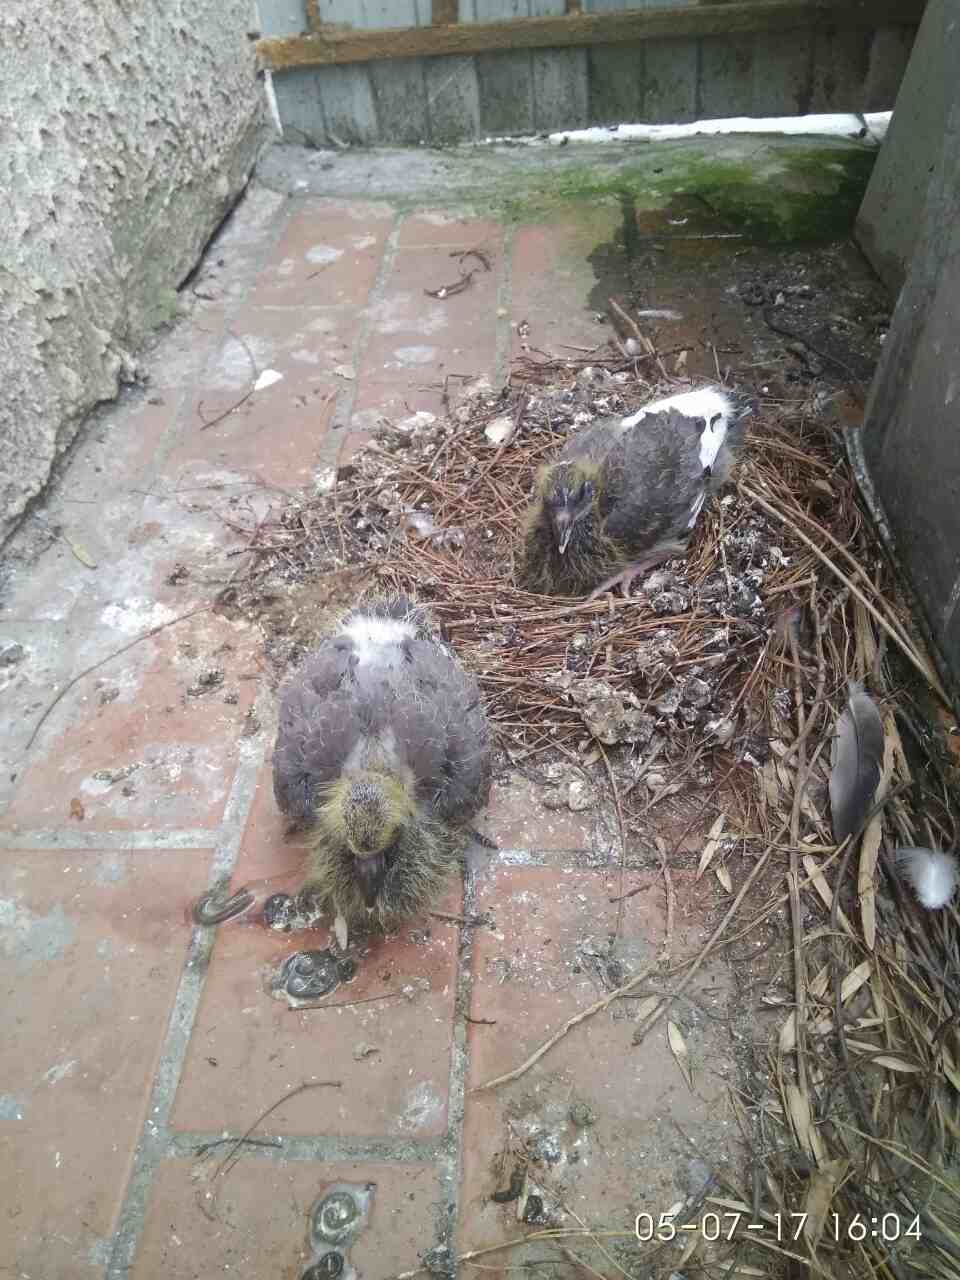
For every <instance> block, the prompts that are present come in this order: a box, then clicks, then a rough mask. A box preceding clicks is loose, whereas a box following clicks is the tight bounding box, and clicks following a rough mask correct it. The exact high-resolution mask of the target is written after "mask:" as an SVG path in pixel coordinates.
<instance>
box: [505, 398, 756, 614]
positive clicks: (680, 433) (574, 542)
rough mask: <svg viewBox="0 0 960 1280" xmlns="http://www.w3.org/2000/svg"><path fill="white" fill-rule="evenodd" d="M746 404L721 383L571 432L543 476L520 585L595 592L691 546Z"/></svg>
mask: <svg viewBox="0 0 960 1280" xmlns="http://www.w3.org/2000/svg"><path fill="white" fill-rule="evenodd" d="M747 411H748V410H747V406H746V405H745V404H744V403H743V402H741V401H738V400H737V399H735V398H734V397H733V396H731V395H730V394H729V393H727V392H725V391H721V390H719V389H718V388H715V387H701V388H699V389H698V390H696V391H689V392H684V393H683V394H681V395H674V396H668V397H666V398H665V399H662V400H656V401H654V402H652V403H651V404H648V405H645V406H644V407H643V408H641V409H640V410H639V411H638V412H637V413H634V414H631V415H630V416H629V417H625V418H619V419H618V418H603V419H601V420H600V421H599V422H595V423H593V424H592V425H591V426H590V427H587V428H585V429H584V430H582V431H579V432H577V433H576V434H575V435H573V436H572V437H571V438H570V439H569V440H568V441H567V443H566V444H565V445H564V447H563V448H562V449H561V451H560V454H559V456H558V457H557V459H556V461H555V462H553V463H552V464H550V465H549V466H546V467H544V468H543V469H542V470H541V472H540V474H539V476H538V478H537V486H536V489H537V492H536V499H535V501H534V503H533V505H532V506H531V508H530V510H529V512H528V514H527V521H526V532H525V539H524V553H523V563H522V566H521V570H520V584H521V586H523V587H524V588H525V589H526V590H528V591H537V592H541V593H543V594H545V595H566V596H571V595H586V594H587V593H590V595H591V598H593V597H595V596H597V595H600V594H601V593H602V592H604V591H608V590H610V589H611V588H612V587H615V586H616V585H618V584H619V585H620V586H621V588H622V590H623V592H624V594H625V595H626V594H627V592H628V591H629V589H630V584H631V582H632V581H633V579H634V577H636V575H637V574H638V573H642V572H644V571H645V570H646V569H650V568H653V567H654V566H655V565H657V564H660V563H662V562H663V561H664V560H669V559H672V558H674V557H675V556H682V555H684V554H685V553H686V550H687V546H688V542H689V539H690V535H691V532H692V530H693V527H694V525H695V524H696V522H697V517H698V516H699V515H700V512H701V511H702V509H703V506H704V503H705V502H706V500H707V497H708V496H709V495H710V494H711V493H712V492H713V491H715V490H716V489H717V488H718V487H719V486H720V485H722V484H723V483H725V481H726V480H728V479H729V477H730V474H731V471H732V468H733V465H734V461H735V457H736V451H737V448H738V445H739V442H740V429H739V422H740V419H741V418H742V417H744V416H745V414H746V412H747Z"/></svg>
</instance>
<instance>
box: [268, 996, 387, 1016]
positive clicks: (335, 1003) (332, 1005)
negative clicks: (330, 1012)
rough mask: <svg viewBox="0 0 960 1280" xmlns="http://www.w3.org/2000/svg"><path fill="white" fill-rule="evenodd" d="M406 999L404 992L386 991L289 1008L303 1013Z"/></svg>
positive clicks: (296, 1005) (316, 1001)
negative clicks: (378, 993)
mask: <svg viewBox="0 0 960 1280" xmlns="http://www.w3.org/2000/svg"><path fill="white" fill-rule="evenodd" d="M405 998H406V997H405V995H404V993H403V992H402V991H386V992H384V994H383V995H382V996H362V997H361V998H360V999H359V1000H328V1001H321V1000H315V1001H313V1002H312V1003H310V1004H292V1005H290V1006H289V1007H290V1009H292V1010H293V1012H294V1013H301V1012H302V1011H303V1010H304V1009H348V1008H349V1007H350V1006H351V1005H354V1004H373V1003H375V1001H377V1000H403V999H405Z"/></svg>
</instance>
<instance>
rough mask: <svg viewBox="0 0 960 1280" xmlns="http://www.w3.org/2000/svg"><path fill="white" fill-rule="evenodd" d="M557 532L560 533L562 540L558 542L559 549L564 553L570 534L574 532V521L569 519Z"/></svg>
mask: <svg viewBox="0 0 960 1280" xmlns="http://www.w3.org/2000/svg"><path fill="white" fill-rule="evenodd" d="M557 532H558V533H559V534H560V541H559V543H558V544H557V550H558V551H559V552H560V554H561V555H563V553H564V552H565V551H566V549H567V543H568V542H569V541H570V535H571V533H573V522H572V521H569V522H568V523H566V524H565V525H563V527H562V528H561V529H558V530H557Z"/></svg>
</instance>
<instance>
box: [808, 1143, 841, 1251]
mask: <svg viewBox="0 0 960 1280" xmlns="http://www.w3.org/2000/svg"><path fill="white" fill-rule="evenodd" d="M849 1165H850V1162H849V1160H843V1159H840V1160H828V1161H827V1162H826V1163H825V1164H824V1165H822V1166H821V1167H820V1168H819V1169H814V1171H813V1173H812V1174H811V1175H810V1182H809V1184H808V1186H807V1194H806V1197H805V1198H804V1202H803V1211H804V1213H805V1214H806V1215H807V1216H806V1219H805V1221H804V1224H803V1234H804V1236H805V1237H806V1239H807V1242H808V1243H809V1245H810V1247H811V1248H812V1249H814V1250H815V1249H816V1247H817V1245H818V1244H819V1242H820V1236H821V1235H822V1233H823V1224H824V1223H825V1222H826V1220H827V1214H828V1213H829V1211H830V1205H831V1203H832V1201H833V1197H834V1194H835V1193H836V1190H837V1187H839V1185H840V1184H841V1182H842V1181H843V1179H844V1177H845V1176H846V1172H847V1169H848V1168H849Z"/></svg>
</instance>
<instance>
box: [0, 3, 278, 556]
mask: <svg viewBox="0 0 960 1280" xmlns="http://www.w3.org/2000/svg"><path fill="white" fill-rule="evenodd" d="M254 25H255V16H254V10H253V6H252V4H251V3H250V0H151V2H150V3H149V4H135V5H129V4H124V3H121V2H118V0H7V2H6V3H5V4H3V5H0V539H2V538H3V537H4V536H5V535H6V534H7V533H9V532H10V530H11V528H12V527H13V524H14V522H15V520H16V517H17V516H18V515H19V514H20V513H21V512H22V511H23V510H24V508H25V506H26V504H27V503H28V501H29V500H30V498H31V497H33V496H34V495H35V494H37V493H38V492H39V491H40V490H41V489H42V487H43V485H44V483H45V482H46V480H47V478H48V476H49V474H50V469H51V466H52V465H53V463H54V461H55V459H56V456H57V455H58V454H59V453H60V452H62V451H63V449H65V448H66V446H67V445H68V444H69V443H70V441H71V440H72V439H73V437H74V436H75V435H76V432H77V430H78V428H79V426H80V423H81V422H82V420H83V418H84V415H85V414H87V413H88V412H89V410H90V409H91V408H92V407H93V406H94V405H95V404H97V403H98V402H99V401H102V400H106V399H109V398H111V397H112V396H114V395H115V394H116V392H117V389H118V386H119V383H120V382H121V381H122V380H123V379H124V378H125V377H129V376H130V373H131V370H132V367H133V354H132V353H135V352H136V350H137V348H138V346H139V345H140V344H141V343H142V341H143V339H144V338H145V336H146V335H147V333H148V332H149V331H150V329H152V328H154V327H155V326H156V325H157V324H158V323H161V322H162V321H163V320H164V319H168V318H170V317H171V316H172V315H173V313H174V310H175V305H176V295H175V289H176V287H177V285H178V284H180V282H181V281H182V280H183V278H184V277H185V276H186V275H187V274H188V273H189V271H190V270H191V268H192V267H193V265H194V264H195V262H196V260H197V257H198V254H199V252H200V250H201V249H202V247H203V245H204V243H205V242H206V240H207V239H208V238H209V236H210V233H211V232H212V231H213V230H214V228H215V227H216V225H217V223H218V222H219V221H220V220H221V218H222V217H223V215H224V213H225V212H226V211H227V209H228V208H229V207H230V205H231V203H232V202H233V200H234V199H235V197H236V195H237V194H238V192H239V191H240V190H241V189H242V187H243V184H244V182H245V180H246V178H247V176H248V174H249V171H250V168H251V166H252V164H253V161H254V160H255V158H256V154H257V150H258V147H259V145H260V142H261V140H262V138H263V116H262V106H261V104H262V92H261V85H260V82H259V81H258V80H257V79H256V77H255V66H254V54H253V49H252V43H251V41H250V40H248V38H247V31H248V30H250V29H251V28H252V27H253V26H254Z"/></svg>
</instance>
